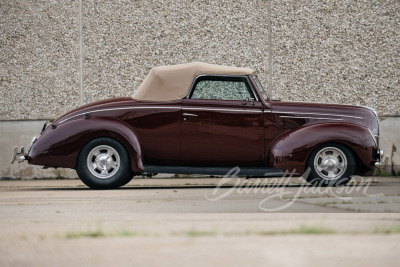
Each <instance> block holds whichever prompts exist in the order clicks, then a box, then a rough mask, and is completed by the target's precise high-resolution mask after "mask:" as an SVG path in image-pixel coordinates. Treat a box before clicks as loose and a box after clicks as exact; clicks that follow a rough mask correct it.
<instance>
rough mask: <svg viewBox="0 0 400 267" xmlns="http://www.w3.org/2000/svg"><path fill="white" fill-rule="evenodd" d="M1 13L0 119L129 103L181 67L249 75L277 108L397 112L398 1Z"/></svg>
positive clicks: (226, 1) (25, 4)
mask: <svg viewBox="0 0 400 267" xmlns="http://www.w3.org/2000/svg"><path fill="white" fill-rule="evenodd" d="M0 14H1V16H0V25H1V27H0V36H1V38H0V42H1V50H0V88H1V91H0V120H21V119H24V120H34V119H45V118H54V117H57V116H59V115H61V114H62V113H64V112H66V111H68V110H70V109H71V108H74V107H76V106H78V105H80V104H81V103H88V102H91V101H95V100H100V99H105V98H110V97H119V96H129V95H131V94H132V92H133V91H134V90H135V89H136V88H137V87H138V86H139V84H140V83H141V81H142V80H143V79H144V77H145V75H146V74H147V72H148V70H149V69H150V68H151V67H153V66H158V65H164V64H177V63H185V62H191V61H204V62H209V63H216V64H226V65H235V66H245V67H252V68H255V69H257V70H258V71H259V76H260V78H261V79H262V80H263V81H264V84H265V85H268V89H269V90H270V91H272V94H273V96H274V97H275V98H281V99H282V100H300V101H319V102H334V103H348V104H361V105H367V106H371V107H374V108H376V109H377V111H378V113H379V114H380V115H396V114H397V115H398V114H400V112H399V109H398V107H399V104H400V79H399V77H400V46H399V43H400V31H399V27H400V1H398V0H389V1H369V0H368V1H353V0H351V1H350V0H348V1H345V0H341V1H331V0H325V1H321V0H313V1H311V0H307V1H305V0H304V1H297V0H296V1H294V0H293V1H275V0H251V1H248V0H238V1H230V0H204V1H196V0H192V1H187V0H181V1H179V0H175V1H173V0H172V1H171V0H153V1H151V0H140V1H139V0H138V1H128V0H113V1H109V0H102V1H98V0H96V1H94V0H84V1H82V0H81V1H80V0H69V1H65V0H52V1H45V0H43V1H25V0H2V1H1V2H0ZM80 14H82V15H80ZM269 19H270V23H271V25H269ZM80 21H81V22H82V24H80ZM80 26H82V27H80ZM270 32H271V34H269V33H270ZM80 33H81V34H82V40H81V39H80ZM80 46H81V47H82V50H80ZM269 52H271V53H269ZM80 60H82V75H80ZM269 68H271V70H269ZM269 73H271V78H272V79H271V80H270V79H269V78H270V76H269Z"/></svg>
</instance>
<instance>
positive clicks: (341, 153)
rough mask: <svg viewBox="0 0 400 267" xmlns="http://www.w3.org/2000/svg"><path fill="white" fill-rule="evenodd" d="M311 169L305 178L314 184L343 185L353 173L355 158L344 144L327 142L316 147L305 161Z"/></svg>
mask: <svg viewBox="0 0 400 267" xmlns="http://www.w3.org/2000/svg"><path fill="white" fill-rule="evenodd" d="M307 167H309V168H310V169H311V171H310V174H309V176H308V177H307V178H306V180H307V181H308V182H310V183H312V184H314V185H321V186H338V185H345V184H347V182H348V181H350V179H351V175H353V174H354V173H355V168H356V160H355V157H354V155H353V153H352V152H351V150H350V149H348V148H347V147H346V146H344V145H341V144H336V143H328V144H324V145H321V146H319V147H317V148H316V149H315V150H314V151H313V152H312V153H311V155H310V157H309V158H308V161H307Z"/></svg>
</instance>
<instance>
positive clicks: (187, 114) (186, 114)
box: [182, 113, 199, 117]
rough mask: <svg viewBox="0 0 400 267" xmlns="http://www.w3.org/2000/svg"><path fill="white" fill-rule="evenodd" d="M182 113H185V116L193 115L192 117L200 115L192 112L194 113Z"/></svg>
mask: <svg viewBox="0 0 400 267" xmlns="http://www.w3.org/2000/svg"><path fill="white" fill-rule="evenodd" d="M182 115H183V116H192V117H197V116H199V115H196V114H192V113H183V114H182Z"/></svg>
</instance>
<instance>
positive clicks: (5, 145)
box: [0, 117, 400, 179]
mask: <svg viewBox="0 0 400 267" xmlns="http://www.w3.org/2000/svg"><path fill="white" fill-rule="evenodd" d="M42 126H43V121H2V122H1V121H0V136H1V138H0V147H2V149H1V150H0V178H1V177H3V178H7V177H8V178H25V179H26V178H28V179H29V178H54V177H60V176H61V177H65V178H76V177H77V174H76V172H75V171H74V170H71V169H62V168H60V169H46V170H43V169H42V167H40V166H33V165H28V164H27V163H26V162H23V163H14V164H13V165H11V164H10V161H11V155H12V148H13V146H14V145H18V146H25V148H26V149H28V148H29V145H30V142H31V140H32V137H34V136H38V135H39V132H40V130H41V128H42ZM399 129H400V117H382V118H380V135H381V136H380V147H381V148H382V149H383V151H384V152H385V162H386V166H385V168H384V171H385V173H388V174H396V175H400V135H399Z"/></svg>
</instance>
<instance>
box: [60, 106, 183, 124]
mask: <svg viewBox="0 0 400 267" xmlns="http://www.w3.org/2000/svg"><path fill="white" fill-rule="evenodd" d="M148 108H154V109H180V106H174V107H163V106H144V107H140V106H137V107H126V108H105V109H98V110H91V111H87V112H82V113H79V114H76V115H74V116H71V117H69V118H67V119H65V120H62V121H60V122H59V123H58V124H61V123H63V122H66V121H67V120H70V119H72V118H76V117H78V116H81V115H84V114H87V113H95V112H102V111H110V110H125V109H148Z"/></svg>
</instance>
